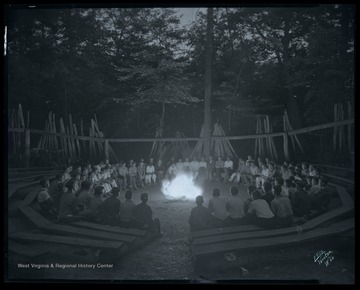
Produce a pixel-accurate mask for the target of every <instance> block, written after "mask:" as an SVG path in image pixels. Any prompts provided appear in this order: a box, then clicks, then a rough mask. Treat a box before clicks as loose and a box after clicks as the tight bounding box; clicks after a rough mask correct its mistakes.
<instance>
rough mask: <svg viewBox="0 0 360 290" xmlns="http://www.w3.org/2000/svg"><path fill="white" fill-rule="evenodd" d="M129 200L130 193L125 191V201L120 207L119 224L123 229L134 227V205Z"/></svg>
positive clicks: (130, 197)
mask: <svg viewBox="0 0 360 290" xmlns="http://www.w3.org/2000/svg"><path fill="white" fill-rule="evenodd" d="M131 199H132V191H131V190H127V191H126V192H125V201H124V202H123V203H122V204H121V206H120V224H121V226H122V227H125V228H132V227H135V226H136V223H135V216H134V210H135V207H136V205H135V204H134V202H133V201H132V200H131Z"/></svg>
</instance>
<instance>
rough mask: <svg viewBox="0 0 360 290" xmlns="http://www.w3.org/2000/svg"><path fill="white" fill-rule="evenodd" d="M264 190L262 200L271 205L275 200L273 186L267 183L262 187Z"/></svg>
mask: <svg viewBox="0 0 360 290" xmlns="http://www.w3.org/2000/svg"><path fill="white" fill-rule="evenodd" d="M262 189H263V191H264V195H263V196H261V198H262V199H264V200H266V201H267V203H268V204H269V205H270V204H271V201H272V200H273V199H274V198H275V196H274V194H273V192H272V186H271V183H270V182H269V181H265V182H264V184H263V185H262Z"/></svg>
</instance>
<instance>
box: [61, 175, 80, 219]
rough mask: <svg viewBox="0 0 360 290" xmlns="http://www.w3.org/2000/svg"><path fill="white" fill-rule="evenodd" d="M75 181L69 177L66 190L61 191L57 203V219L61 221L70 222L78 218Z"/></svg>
mask: <svg viewBox="0 0 360 290" xmlns="http://www.w3.org/2000/svg"><path fill="white" fill-rule="evenodd" d="M74 185H75V181H74V180H73V179H70V180H69V181H68V182H67V183H66V184H65V188H66V192H64V193H63V195H62V197H61V199H60V205H59V220H60V221H62V222H65V223H67V222H71V221H76V220H78V219H79V217H78V213H79V208H78V206H77V198H76V196H75V193H74Z"/></svg>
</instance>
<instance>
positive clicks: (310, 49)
mask: <svg viewBox="0 0 360 290" xmlns="http://www.w3.org/2000/svg"><path fill="white" fill-rule="evenodd" d="M54 7H55V6H54ZM354 12H355V7H354V6H352V5H320V6H309V7H272V8H271V7H269V8H266V7H265V8H263V7H262V8H243V7H242V8H216V9H215V15H214V60H213V100H212V108H213V120H214V119H215V118H220V121H221V120H225V121H226V120H227V119H226V116H228V114H227V112H228V110H231V112H232V114H236V118H233V121H232V122H233V126H232V128H234V130H236V132H238V133H242V130H243V127H241V123H242V122H241V120H242V117H245V116H247V117H248V116H249V115H252V114H257V113H261V114H269V115H272V116H281V115H282V114H283V109H284V108H286V109H287V110H288V112H289V116H290V118H291V122H292V123H293V125H294V127H295V128H296V127H300V126H305V125H310V124H311V125H313V124H317V123H318V124H320V123H324V122H329V121H332V120H333V105H334V103H336V102H341V101H347V100H350V101H351V102H353V99H354V94H353V92H354V30H355V28H354ZM6 18H7V19H6V20H7V25H8V50H7V60H8V62H7V65H8V67H7V68H8V83H7V85H8V98H7V100H8V104H7V105H8V107H9V108H15V107H16V106H17V104H19V103H21V104H22V106H23V108H24V110H29V111H31V116H32V118H31V123H32V127H33V128H39V129H42V128H43V126H44V120H45V119H46V118H47V113H48V112H49V111H50V110H52V111H53V112H55V114H56V115H57V116H63V117H65V118H67V116H68V114H69V113H71V114H72V115H73V118H74V121H75V122H78V121H79V119H80V117H82V118H83V120H84V121H85V125H86V121H89V120H90V118H91V117H92V116H93V114H94V113H96V114H97V116H98V119H99V121H100V123H101V125H102V127H103V128H102V129H103V131H104V132H105V135H106V136H108V137H119V136H131V137H140V136H151V135H152V136H154V134H155V127H156V126H157V125H158V123H159V120H160V119H161V117H163V118H164V120H165V133H164V135H168V136H173V134H174V132H176V131H177V130H178V129H182V130H183V131H184V132H185V135H187V136H191V135H193V136H196V135H198V134H199V132H200V129H201V124H202V121H203V102H202V100H203V98H204V71H205V66H204V62H205V50H206V47H205V44H206V33H205V32H206V15H205V14H204V13H202V12H198V15H197V18H196V22H194V23H193V24H192V25H191V26H190V28H189V29H185V27H184V26H182V25H181V24H180V21H179V15H178V14H177V13H176V12H175V10H174V9H169V8H162V9H155V8H116V9H115V8H111V9H99V8H96V9H80V8H77V9H55V8H54V9H34V10H24V9H16V8H11V9H8V10H7V11H6ZM179 126H181V128H179ZM245 133H248V132H245Z"/></svg>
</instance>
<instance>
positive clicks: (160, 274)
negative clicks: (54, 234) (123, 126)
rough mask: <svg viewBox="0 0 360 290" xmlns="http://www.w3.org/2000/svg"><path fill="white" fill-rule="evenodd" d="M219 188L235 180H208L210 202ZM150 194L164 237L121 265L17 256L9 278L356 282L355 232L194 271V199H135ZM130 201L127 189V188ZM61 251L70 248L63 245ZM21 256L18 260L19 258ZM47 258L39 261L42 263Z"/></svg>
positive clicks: (216, 261)
mask: <svg viewBox="0 0 360 290" xmlns="http://www.w3.org/2000/svg"><path fill="white" fill-rule="evenodd" d="M214 187H219V188H220V189H221V193H222V194H223V195H228V194H229V188H230V184H208V185H206V188H205V192H204V197H205V204H206V205H207V202H208V200H209V198H210V196H211V192H212V189H213V188H214ZM240 191H241V194H243V195H244V196H246V190H245V187H242V186H240ZM143 192H148V193H149V202H148V204H149V205H150V206H151V207H152V209H153V213H154V217H157V218H159V219H160V221H161V229H162V232H163V236H162V237H161V238H159V239H157V240H155V241H153V242H151V243H150V244H148V245H146V246H145V247H143V248H141V249H139V250H137V251H135V252H133V253H130V254H129V255H127V256H125V257H123V258H122V260H121V261H119V263H118V264H116V265H113V267H112V268H106V269H100V268H95V269H40V270H34V269H19V268H17V266H16V263H17V262H18V261H19V260H18V259H17V258H13V259H10V264H9V267H8V270H9V277H10V278H12V279H14V280H18V279H21V278H22V279H25V280H33V279H50V280H53V279H55V280H58V279H60V280H76V281H80V280H82V281H88V280H100V281H112V282H115V283H116V282H134V281H137V282H162V281H167V282H188V281H191V282H193V283H216V282H217V283H219V282H220V283H226V282H232V283H252V282H257V281H263V282H264V283H269V282H271V281H276V283H281V282H284V281H287V282H290V283H297V282H300V283H306V282H307V281H309V280H311V282H312V283H320V284H353V283H354V282H355V275H354V273H355V242H354V240H355V237H354V233H348V234H343V235H342V236H338V237H336V238H331V239H330V240H329V239H324V240H317V241H314V242H310V243H307V244H304V245H297V246H292V247H287V248H276V249H263V250H256V251H250V252H247V253H234V256H233V257H235V259H233V260H231V261H229V260H228V259H226V257H225V256H224V255H220V256H216V257H211V258H209V260H208V261H207V262H208V263H206V264H207V266H208V267H207V269H206V270H205V269H200V270H199V271H197V272H195V271H194V265H193V262H192V258H191V252H190V247H189V243H188V235H189V226H188V218H189V215H190V211H191V209H192V208H193V207H194V206H195V202H194V201H181V200H176V201H174V200H168V199H166V197H165V196H164V195H163V194H162V193H161V191H160V187H159V186H153V187H149V188H145V189H139V190H136V191H135V192H134V193H133V200H134V201H135V203H139V201H140V194H141V193H143ZM121 200H124V192H122V193H121ZM59 249H61V250H59ZM57 250H58V251H57V252H61V253H66V252H67V251H70V248H67V247H58V248H57ZM321 250H324V251H333V253H332V255H333V257H334V259H333V260H332V261H331V263H330V264H329V265H328V266H326V265H325V264H321V265H320V264H318V263H316V262H314V255H315V254H316V253H317V252H318V251H321ZM73 257H74V256H72V257H71V259H73V260H72V261H69V260H68V259H69V258H68V257H66V254H64V255H60V254H55V255H52V256H51V257H49V256H48V257H46V262H48V263H70V262H73V263H75V262H77V261H75V260H76V259H75V258H73ZM15 261H16V262H15ZM41 262H44V261H39V263H41Z"/></svg>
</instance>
